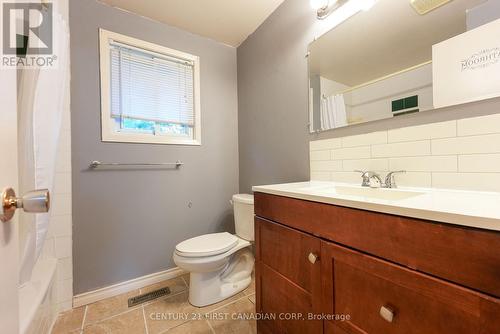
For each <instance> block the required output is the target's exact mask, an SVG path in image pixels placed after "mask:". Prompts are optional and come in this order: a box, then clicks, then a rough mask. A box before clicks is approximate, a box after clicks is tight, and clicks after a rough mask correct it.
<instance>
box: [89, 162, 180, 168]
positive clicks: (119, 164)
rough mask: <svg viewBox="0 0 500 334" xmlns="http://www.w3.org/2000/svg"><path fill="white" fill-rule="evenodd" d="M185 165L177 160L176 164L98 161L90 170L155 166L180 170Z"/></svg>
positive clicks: (92, 163) (92, 164) (91, 164)
mask: <svg viewBox="0 0 500 334" xmlns="http://www.w3.org/2000/svg"><path fill="white" fill-rule="evenodd" d="M182 165H184V163H183V162H181V161H179V160H177V161H176V162H153V163H127V162H101V161H98V160H94V161H92V162H91V163H90V165H89V167H90V169H96V168H98V167H101V166H129V167H141V166H144V167H149V166H151V167H154V166H175V168H179V167H181V166H182Z"/></svg>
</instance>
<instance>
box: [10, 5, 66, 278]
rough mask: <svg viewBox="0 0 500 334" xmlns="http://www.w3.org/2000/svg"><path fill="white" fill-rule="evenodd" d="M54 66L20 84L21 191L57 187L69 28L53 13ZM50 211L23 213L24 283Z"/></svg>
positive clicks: (26, 76) (30, 73) (25, 76)
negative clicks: (57, 163)
mask: <svg viewBox="0 0 500 334" xmlns="http://www.w3.org/2000/svg"><path fill="white" fill-rule="evenodd" d="M53 29H54V35H53V38H54V41H53V45H54V55H56V56H57V64H56V65H55V66H54V67H53V68H48V67H47V68H45V67H44V68H40V69H37V70H24V71H23V73H22V74H21V76H22V78H21V83H20V87H19V101H18V105H19V114H20V117H19V118H20V122H19V133H20V137H21V138H22V139H21V140H20V141H21V145H20V149H21V150H22V151H21V155H22V156H23V158H22V159H21V161H20V165H21V173H20V193H21V194H22V193H25V192H27V191H30V190H33V189H44V188H47V189H49V191H50V192H51V193H53V189H54V176H55V168H56V167H55V165H56V156H57V148H58V147H57V146H58V142H59V135H60V132H61V120H62V112H63V108H64V105H65V103H64V102H65V98H66V87H67V84H68V77H69V28H68V25H67V22H66V21H64V19H63V18H62V17H61V15H59V14H57V13H56V12H54V14H53ZM49 220H50V212H49V213H41V214H36V215H35V216H34V218H33V216H32V217H29V216H27V215H23V217H22V223H23V224H24V225H25V226H24V228H23V229H24V231H25V242H24V247H23V249H22V250H21V251H22V257H21V272H20V283H21V284H22V283H24V282H26V281H27V280H29V279H30V277H31V271H32V269H33V267H34V265H35V263H36V261H37V259H38V257H39V256H40V253H41V251H42V247H43V244H44V241H45V238H46V236H47V231H48V229H49Z"/></svg>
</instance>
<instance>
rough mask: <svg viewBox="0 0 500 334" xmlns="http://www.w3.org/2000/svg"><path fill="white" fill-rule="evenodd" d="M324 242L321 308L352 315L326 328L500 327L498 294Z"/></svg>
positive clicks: (464, 330)
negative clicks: (347, 319)
mask: <svg viewBox="0 0 500 334" xmlns="http://www.w3.org/2000/svg"><path fill="white" fill-rule="evenodd" d="M321 247H322V253H321V261H322V271H323V274H322V275H323V276H322V277H323V291H324V292H325V293H324V294H323V296H324V298H323V312H324V313H326V314H344V315H349V316H350V319H349V321H335V322H331V323H329V324H325V333H345V332H346V333H384V334H392V333H405V334H411V333H415V334H416V333H426V334H433V333H454V334H471V333H484V334H486V333H492V334H493V333H500V317H499V314H500V301H499V300H498V299H496V298H493V297H489V296H486V295H483V294H480V293H478V292H474V291H471V290H468V289H466V288H463V287H460V286H457V285H454V284H451V283H447V282H445V281H442V280H439V279H436V278H433V277H430V276H427V275H425V274H421V273H417V272H415V271H413V270H410V269H407V268H404V267H401V266H398V265H395V264H392V263H389V262H386V261H383V260H380V259H377V258H374V257H371V256H368V255H365V254H362V253H359V252H356V251H352V250H350V249H347V248H344V247H341V246H338V245H336V244H333V243H328V242H323V243H322V246H321ZM381 312H382V313H383V314H384V315H385V316H386V317H385V318H384V317H382V316H381ZM391 316H392V317H393V318H392V320H391V319H390V317H391ZM336 328H338V330H336Z"/></svg>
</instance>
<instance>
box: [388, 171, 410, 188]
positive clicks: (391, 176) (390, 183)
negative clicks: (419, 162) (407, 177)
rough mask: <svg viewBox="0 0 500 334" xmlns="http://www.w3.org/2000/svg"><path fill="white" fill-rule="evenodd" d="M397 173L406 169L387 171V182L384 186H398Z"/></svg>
mask: <svg viewBox="0 0 500 334" xmlns="http://www.w3.org/2000/svg"><path fill="white" fill-rule="evenodd" d="M396 173H406V171H405V170H396V171H392V172H389V173H387V176H386V177H385V182H384V186H385V188H397V187H398V186H397V185H396V179H395V178H394V174H396Z"/></svg>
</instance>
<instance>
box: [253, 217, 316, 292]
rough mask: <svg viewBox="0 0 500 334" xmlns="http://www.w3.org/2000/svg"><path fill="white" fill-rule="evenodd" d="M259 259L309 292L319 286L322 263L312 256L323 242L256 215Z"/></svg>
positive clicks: (257, 255)
mask: <svg viewBox="0 0 500 334" xmlns="http://www.w3.org/2000/svg"><path fill="white" fill-rule="evenodd" d="M255 226H256V228H255V231H256V240H258V245H257V249H256V252H257V254H256V257H257V261H260V262H262V263H264V264H266V265H268V266H269V267H270V268H272V269H273V270H275V271H277V272H278V273H280V274H281V275H283V276H284V277H286V278H287V279H289V280H290V281H292V282H293V283H295V284H296V285H298V286H300V287H301V288H302V289H304V290H305V291H307V292H308V293H313V292H314V289H318V288H319V287H320V282H321V278H320V275H321V265H320V263H319V261H318V262H316V263H311V262H310V260H309V257H310V256H318V257H319V254H320V252H321V241H320V239H318V238H315V237H313V236H311V235H308V234H305V233H302V232H299V231H297V230H293V229H291V228H288V227H285V226H282V225H280V224H277V223H273V222H269V221H266V220H264V219H261V218H258V217H256V218H255Z"/></svg>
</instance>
